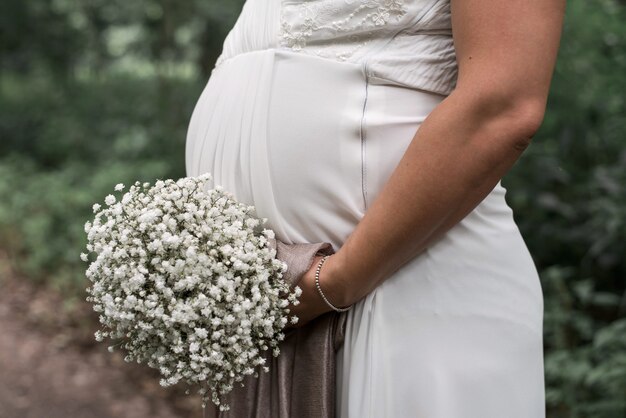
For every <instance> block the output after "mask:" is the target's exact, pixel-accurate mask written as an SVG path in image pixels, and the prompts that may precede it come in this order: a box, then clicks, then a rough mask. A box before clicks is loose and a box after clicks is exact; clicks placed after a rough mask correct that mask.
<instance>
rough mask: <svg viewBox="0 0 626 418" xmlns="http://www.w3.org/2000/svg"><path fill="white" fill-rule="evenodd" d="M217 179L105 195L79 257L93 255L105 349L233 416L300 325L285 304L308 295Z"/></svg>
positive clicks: (93, 289)
mask: <svg viewBox="0 0 626 418" xmlns="http://www.w3.org/2000/svg"><path fill="white" fill-rule="evenodd" d="M210 180H212V176H211V175H210V174H209V173H205V174H203V175H200V176H198V177H188V178H181V179H179V180H178V181H173V180H171V179H167V180H157V181H156V182H155V184H154V186H152V187H150V183H147V182H146V183H141V182H139V181H136V182H135V183H134V184H133V185H132V186H131V187H130V188H129V189H128V191H127V192H126V193H124V195H123V197H122V198H121V200H120V201H117V199H116V198H115V197H114V196H113V195H108V196H107V197H106V198H105V203H106V205H107V207H105V208H104V209H103V208H102V206H101V205H100V204H95V205H94V206H93V210H94V213H95V216H94V219H93V220H92V221H88V222H86V223H85V227H84V229H85V233H86V234H87V240H88V243H87V251H88V252H87V253H81V254H80V258H81V260H83V261H89V253H91V252H94V253H95V255H96V257H94V258H93V259H94V261H92V262H91V263H90V264H89V267H88V268H87V271H86V276H87V278H88V279H89V280H90V282H91V286H90V287H88V288H87V293H88V296H87V300H88V301H89V302H91V303H93V309H94V311H95V312H98V313H99V315H100V316H99V320H100V324H101V325H102V329H101V330H98V331H97V332H96V333H95V334H94V336H95V338H96V340H97V341H104V340H105V339H106V340H111V341H112V342H114V344H113V345H111V346H110V350H113V348H114V347H118V346H119V347H120V348H122V349H123V350H124V351H125V352H126V356H125V357H124V360H125V361H128V362H130V361H136V362H139V363H142V362H143V363H146V364H147V365H148V366H150V367H153V368H155V369H158V370H159V372H160V373H161V377H162V379H161V380H160V384H161V385H162V386H171V385H174V384H176V383H178V382H179V381H181V380H182V381H185V382H187V383H189V384H198V385H200V386H201V391H202V392H201V391H198V393H200V394H201V395H202V399H203V402H206V401H207V400H208V399H209V397H210V398H211V400H212V401H213V402H214V403H215V404H216V405H219V407H220V410H228V409H229V406H228V405H226V404H225V403H224V402H223V396H224V395H226V394H227V393H228V392H230V391H231V390H232V388H233V387H234V384H235V382H239V381H241V380H242V379H243V376H245V375H250V374H254V375H255V376H257V377H258V371H259V370H260V369H261V368H262V369H263V370H265V371H268V370H269V367H268V366H267V365H266V362H267V357H266V356H269V355H274V356H277V355H278V354H279V353H280V349H279V347H278V346H279V342H280V341H282V340H284V338H285V334H284V333H283V332H282V331H283V329H284V327H285V326H286V324H287V323H289V322H291V323H296V322H297V321H298V318H297V317H296V316H294V315H289V308H288V307H287V306H288V305H289V303H293V304H294V305H295V304H297V303H298V302H299V301H298V297H299V296H300V294H301V293H302V290H301V289H300V288H299V287H295V288H294V289H291V288H290V287H289V286H288V284H287V283H285V282H284V281H283V280H282V277H283V273H284V272H285V271H286V269H287V265H286V264H285V263H283V262H280V261H278V260H276V258H275V255H276V251H275V250H274V249H272V248H271V247H270V246H269V245H268V239H271V238H274V236H275V234H274V232H273V231H272V230H271V229H267V228H262V227H260V226H261V225H262V224H265V223H266V222H267V219H266V218H262V219H258V218H256V217H255V216H254V211H255V208H254V206H251V205H246V204H243V203H240V202H238V201H236V200H235V199H234V197H233V195H232V193H229V192H228V191H226V190H224V188H223V187H221V186H220V185H215V186H214V187H213V188H212V189H210V188H208V187H206V184H207V182H208V181H210ZM123 189H124V185H123V184H121V183H120V184H117V185H116V186H115V191H118V192H119V191H122V190H123ZM206 388H210V390H207V389H206Z"/></svg>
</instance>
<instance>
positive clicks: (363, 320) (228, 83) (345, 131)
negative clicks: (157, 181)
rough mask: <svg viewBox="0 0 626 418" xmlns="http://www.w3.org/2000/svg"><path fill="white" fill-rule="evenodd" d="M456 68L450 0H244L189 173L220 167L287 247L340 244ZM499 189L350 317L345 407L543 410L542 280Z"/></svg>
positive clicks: (367, 412)
mask: <svg viewBox="0 0 626 418" xmlns="http://www.w3.org/2000/svg"><path fill="white" fill-rule="evenodd" d="M456 76H457V67H456V61H455V51H454V46H453V43H452V36H451V25H450V5H449V1H446V0H295V1H291V0H290V1H284V0H248V1H247V2H246V3H245V5H244V7H243V10H242V11H241V14H240V16H239V18H238V20H237V22H236V23H235V25H234V27H233V28H232V30H231V31H230V32H229V34H228V36H227V38H226V40H225V42H224V46H223V51H222V54H221V55H220V57H219V58H218V60H217V62H216V65H215V68H214V70H213V72H212V74H211V77H210V78H209V80H208V83H207V84H206V86H205V88H204V90H203V92H202V94H201V96H200V98H199V100H198V102H197V104H196V107H195V109H194V111H193V114H192V116H191V120H190V123H189V128H188V133H187V145H186V167H187V175H190V176H196V175H199V174H201V173H205V172H211V173H213V175H214V179H215V183H216V184H221V185H222V186H223V187H224V188H226V189H227V190H229V191H231V192H232V193H233V194H234V195H235V197H237V199H239V200H240V201H243V202H246V203H248V204H252V205H255V207H256V210H257V214H258V215H259V216H261V217H265V218H268V223H267V224H266V225H267V227H269V228H272V229H273V230H274V231H275V232H276V236H277V238H278V239H280V240H282V241H284V242H286V243H295V242H323V241H327V242H330V243H331V244H332V245H333V247H334V248H335V250H338V249H339V248H340V247H341V245H342V243H343V242H344V241H345V240H346V238H347V237H348V235H349V234H350V233H351V231H352V230H353V229H354V228H355V227H356V225H357V224H358V222H359V220H360V219H361V218H362V217H363V215H364V213H365V212H366V210H367V208H368V207H369V206H370V205H371V204H372V202H373V200H374V199H375V198H376V196H377V195H378V193H379V192H380V191H381V189H382V188H383V186H384V184H385V182H386V181H387V180H388V178H389V176H390V175H391V173H392V172H393V170H394V168H395V167H396V165H397V164H398V161H399V160H400V158H401V157H402V155H403V153H404V151H405V149H406V148H407V146H408V145H409V143H410V142H411V140H412V139H413V136H414V134H415V132H416V131H417V130H418V129H419V127H420V124H421V123H422V122H423V121H424V119H425V118H426V117H427V116H428V114H429V113H430V112H431V111H432V110H433V109H434V108H435V107H436V106H437V105H438V104H439V103H440V102H441V101H442V100H443V99H444V98H445V97H446V96H447V95H448V94H450V92H451V91H452V90H453V89H454V87H455V81H456ZM443 184H445V182H444V183H443ZM408 192H410V191H407V193H408ZM505 193H506V190H505V188H504V187H503V186H502V185H501V184H500V183H498V184H497V185H496V187H495V188H494V189H493V190H492V191H491V192H490V194H489V195H488V196H487V197H486V198H485V199H484V200H483V201H482V202H481V203H480V204H479V205H478V206H477V207H476V208H475V209H474V210H473V211H472V212H471V213H470V214H469V215H467V216H466V217H465V218H464V219H463V220H462V221H461V222H459V223H458V224H457V225H456V226H454V227H453V228H452V229H451V230H450V231H449V232H448V233H447V234H446V235H445V236H444V237H443V238H441V239H440V240H438V241H437V242H436V243H434V244H432V245H431V246H430V247H429V248H428V249H426V250H425V251H424V252H423V253H422V254H421V255H419V256H417V257H415V258H414V259H413V260H412V261H410V262H409V263H407V264H406V265H405V266H404V267H402V268H401V269H400V270H399V271H398V272H396V273H395V274H394V275H393V276H392V277H390V278H389V279H387V280H386V281H385V282H383V283H382V284H381V285H380V286H379V287H378V288H376V289H375V290H374V291H373V292H371V293H370V294H369V295H367V296H366V297H364V298H363V299H361V300H360V301H359V302H357V303H356V304H355V306H354V307H353V308H352V310H351V311H350V312H349V314H348V318H347V327H346V339H345V344H344V346H343V347H342V348H341V349H340V350H339V352H338V354H337V366H338V367H337V376H336V377H337V398H336V399H337V406H336V407H337V417H338V418H411V417H424V418H517V417H519V418H540V417H544V416H545V412H544V377H543V376H544V375H543V349H542V317H543V299H542V290H541V286H540V282H539V277H538V274H537V270H536V268H535V265H534V263H533V260H532V258H531V256H530V254H529V251H528V249H527V247H526V245H525V242H524V240H523V239H522V236H521V235H520V232H519V230H518V227H517V225H516V223H515V222H514V219H513V213H512V211H511V208H510V207H509V206H508V205H507V203H506V201H505ZM389 216H393V208H390V212H389ZM294 418H298V417H294Z"/></svg>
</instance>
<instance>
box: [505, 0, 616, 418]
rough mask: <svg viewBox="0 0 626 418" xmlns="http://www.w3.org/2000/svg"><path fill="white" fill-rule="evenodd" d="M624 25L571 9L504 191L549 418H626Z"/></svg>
mask: <svg viewBox="0 0 626 418" xmlns="http://www.w3.org/2000/svg"><path fill="white" fill-rule="evenodd" d="M624 21H626V8H625V7H624V5H623V4H622V3H619V2H617V1H613V0H603V1H599V2H585V1H582V0H578V1H570V2H569V3H568V11H567V15H566V22H565V28H564V33H563V38H562V42H561V49H560V56H559V60H558V62H557V68H556V72H555V75H554V80H553V83H552V89H551V94H550V99H549V103H548V109H547V111H546V118H545V121H544V124H543V126H542V129H541V130H540V132H539V133H538V134H537V135H536V137H535V139H534V140H533V144H531V146H530V147H529V148H528V150H527V151H526V153H525V155H523V156H522V158H521V159H520V161H518V163H517V165H516V167H514V169H513V170H512V171H511V172H510V173H509V174H508V175H507V176H506V178H505V180H503V183H504V184H505V185H506V187H507V188H508V189H509V190H510V191H511V193H509V194H508V195H507V197H508V198H509V203H510V204H511V206H512V207H513V209H514V211H515V213H516V220H517V221H518V224H519V226H520V230H521V231H522V234H523V235H524V237H525V239H526V241H527V244H528V247H529V248H530V250H531V253H532V254H533V257H534V259H535V262H536V263H537V266H538V267H539V269H540V274H541V278H542V286H543V290H544V295H545V322H544V330H545V333H544V338H545V348H546V359H545V366H546V383H547V392H546V395H547V403H548V406H549V410H550V414H549V415H550V417H552V418H561V417H563V418H565V417H567V418H570V417H572V418H573V417H576V418H578V417H593V418H613V417H615V418H618V417H619V418H621V417H623V416H626V332H624V331H625V327H626V292H625V290H626V186H625V185H626V104H625V100H626V96H625V95H624V92H626V78H624V76H623V75H624V74H626V26H624V24H623V22H624Z"/></svg>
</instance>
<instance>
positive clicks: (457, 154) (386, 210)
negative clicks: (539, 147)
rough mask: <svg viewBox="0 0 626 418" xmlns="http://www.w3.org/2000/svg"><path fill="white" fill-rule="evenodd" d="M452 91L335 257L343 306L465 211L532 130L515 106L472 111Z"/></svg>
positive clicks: (473, 103) (519, 150)
mask: <svg viewBox="0 0 626 418" xmlns="http://www.w3.org/2000/svg"><path fill="white" fill-rule="evenodd" d="M478 104H479V102H476V101H473V100H472V99H469V98H468V97H467V96H466V95H463V94H457V95H455V94H454V93H453V94H452V95H450V96H449V97H448V98H447V99H446V100H444V101H443V102H442V103H441V104H440V105H439V106H437V108H436V109H435V110H433V111H432V112H431V114H430V115H429V116H428V118H427V119H426V120H425V121H424V123H423V124H422V126H421V127H420V129H419V130H418V131H417V133H416V135H415V137H414V138H413V141H412V142H411V144H410V145H409V147H408V148H407V150H406V152H405V154H404V156H403V158H402V159H401V160H400V162H399V164H398V165H397V167H396V169H395V171H394V172H393V174H392V175H391V177H390V179H389V181H388V182H387V184H386V185H385V187H384V188H383V189H382V190H381V192H380V193H379V195H378V196H377V198H376V199H375V201H374V202H373V203H372V205H371V207H370V208H369V209H368V210H367V212H366V213H365V215H364V217H363V218H362V220H361V221H360V222H359V224H358V225H357V227H356V228H355V230H354V231H353V232H352V234H351V235H350V236H349V237H348V239H347V240H346V242H345V243H344V245H343V246H342V247H341V248H340V249H339V250H338V252H337V254H336V258H335V269H336V272H337V273H338V274H336V275H335V280H336V282H335V283H334V285H335V286H336V289H340V290H337V291H336V294H337V295H342V299H343V300H342V302H344V304H345V305H348V304H351V303H354V302H356V301H357V300H359V299H361V298H362V297H363V296H365V295H367V294H368V293H369V292H371V291H372V290H373V289H374V288H375V287H377V286H378V285H379V284H380V283H381V282H382V281H384V280H385V279H387V278H388V277H389V276H390V275H391V274H393V273H394V272H395V271H396V270H397V269H398V268H400V267H401V266H402V265H403V264H405V263H406V262H407V261H409V260H410V259H412V258H414V257H416V256H417V255H419V253H420V252H422V251H423V250H424V249H425V248H426V247H427V246H428V245H429V244H430V243H431V242H433V241H434V240H436V239H438V238H439V237H441V236H442V235H443V234H444V233H445V232H447V231H448V230H449V229H450V228H452V227H453V226H454V225H455V224H456V223H458V222H459V221H460V220H461V219H463V218H464V217H465V216H466V215H467V214H468V213H470V212H471V211H472V210H473V209H474V208H475V207H476V206H477V205H478V204H479V203H480V202H481V201H482V200H483V199H484V198H485V197H486V196H487V194H488V193H489V192H490V191H491V190H492V189H493V188H494V187H495V185H496V184H497V182H498V181H499V180H500V179H501V178H502V176H503V175H504V174H505V173H506V172H507V171H508V170H509V169H510V168H511V167H512V166H513V164H514V163H515V162H516V161H517V159H518V158H519V156H520V155H521V153H522V152H523V150H524V149H525V146H526V145H527V144H528V141H529V140H530V138H529V137H530V135H531V134H532V132H533V131H532V128H531V129H528V126H529V125H530V124H529V123H527V121H528V120H529V118H528V117H526V114H525V108H524V107H521V106H515V107H511V108H509V109H504V110H494V109H495V107H494V108H492V109H489V108H488V107H486V108H485V110H482V109H481V110H480V111H477V109H476V106H477V105H478Z"/></svg>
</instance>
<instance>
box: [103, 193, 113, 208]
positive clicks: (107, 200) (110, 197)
mask: <svg viewBox="0 0 626 418" xmlns="http://www.w3.org/2000/svg"><path fill="white" fill-rule="evenodd" d="M104 203H106V204H107V205H109V206H111V205H112V204H114V203H115V196H113V195H112V194H110V195H107V197H105V198H104Z"/></svg>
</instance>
